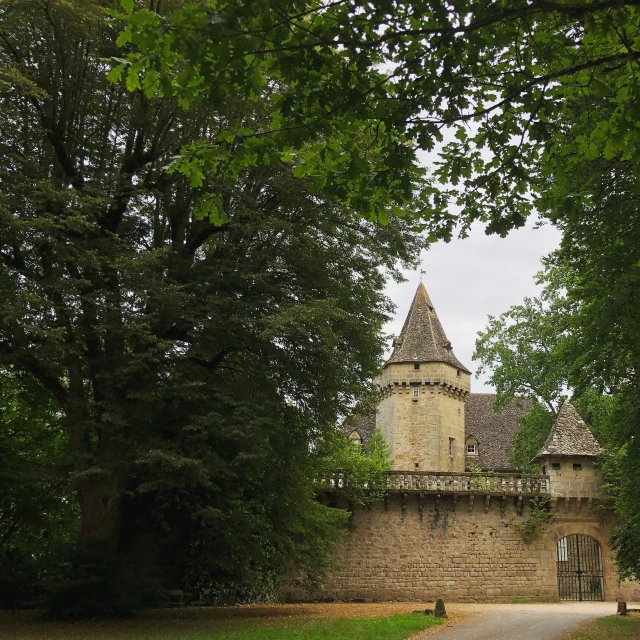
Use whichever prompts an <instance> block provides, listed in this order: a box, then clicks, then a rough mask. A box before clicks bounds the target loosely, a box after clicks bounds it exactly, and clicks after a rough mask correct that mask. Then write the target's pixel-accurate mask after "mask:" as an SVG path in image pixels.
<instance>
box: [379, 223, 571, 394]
mask: <svg viewBox="0 0 640 640" xmlns="http://www.w3.org/2000/svg"><path fill="white" fill-rule="evenodd" d="M559 242H560V233H559V232H558V230H557V229H555V228H554V227H552V226H550V225H545V226H543V227H541V228H538V229H535V228H534V223H533V221H531V222H529V223H528V224H527V225H526V226H525V227H523V228H522V229H518V230H516V231H512V232H511V233H510V234H509V235H508V236H507V237H506V238H500V237H499V236H487V235H485V233H484V228H483V225H481V224H478V225H477V226H475V227H474V228H473V229H472V231H471V233H470V235H469V237H468V238H465V239H464V240H452V241H451V242H450V243H448V244H447V243H445V242H440V243H438V244H436V245H434V246H433V247H432V248H431V249H430V250H429V251H423V252H422V268H423V269H424V270H425V272H426V273H425V274H424V276H423V279H422V281H423V283H424V286H425V287H426V288H427V291H428V292H429V297H430V298H431V302H432V303H433V305H434V307H435V309H436V313H437V314H438V317H439V318H440V322H441V323H442V326H443V328H444V331H445V333H446V334H447V338H448V339H449V340H450V341H451V344H452V346H453V351H454V353H455V354H456V356H457V357H458V359H459V360H460V361H461V362H462V363H463V364H464V365H465V366H466V367H467V368H468V369H470V370H471V371H472V372H473V374H474V375H473V376H472V378H471V391H473V392H475V393H479V392H492V391H493V388H492V387H491V386H489V385H487V384H486V379H487V378H486V375H485V376H482V377H481V378H480V379H476V377H475V371H476V369H477V367H478V363H476V362H474V361H473V360H472V359H471V356H472V354H473V351H474V344H475V339H476V334H477V332H478V331H480V330H482V329H484V328H485V327H486V324H487V316H488V315H498V314H500V313H502V312H503V311H506V310H507V309H508V308H509V307H511V306H512V305H514V304H518V303H520V302H521V301H522V299H523V298H524V297H525V296H533V295H536V293H537V292H538V288H537V287H536V285H535V283H534V280H533V278H534V275H535V274H536V273H537V272H538V271H540V268H541V264H540V259H541V258H542V256H545V255H546V254H548V253H550V252H551V251H553V250H554V249H555V248H556V247H557V246H558V243H559ZM419 271H420V269H419V268H418V270H417V271H416V272H405V277H406V278H407V282H403V283H400V284H397V283H395V282H393V281H391V282H390V283H389V284H388V286H387V295H388V296H389V297H390V298H391V299H392V300H393V302H394V303H395V304H396V305H397V310H396V317H395V319H394V320H393V321H392V322H389V323H388V324H387V326H386V330H385V332H386V333H387V334H393V335H398V334H399V333H400V330H401V329H402V324H403V323H404V319H405V317H406V315H407V312H408V311H409V307H410V306H411V302H412V300H413V296H414V295H415V292H416V289H417V287H418V284H419V282H420V273H419Z"/></svg>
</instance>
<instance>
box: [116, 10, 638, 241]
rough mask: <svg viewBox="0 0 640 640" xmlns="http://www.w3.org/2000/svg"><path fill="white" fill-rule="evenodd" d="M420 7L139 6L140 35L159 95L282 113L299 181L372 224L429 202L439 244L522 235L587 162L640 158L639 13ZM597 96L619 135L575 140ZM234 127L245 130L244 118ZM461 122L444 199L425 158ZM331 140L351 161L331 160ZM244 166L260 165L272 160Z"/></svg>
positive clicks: (281, 135) (283, 142)
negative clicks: (474, 230) (546, 193)
mask: <svg viewBox="0 0 640 640" xmlns="http://www.w3.org/2000/svg"><path fill="white" fill-rule="evenodd" d="M129 6H130V5H127V7H129ZM414 9H415V8H414V6H413V5H411V6H410V5H409V4H407V3H402V2H401V3H399V4H395V5H393V7H386V8H385V9H382V8H381V7H379V6H377V5H375V3H374V4H369V5H366V6H364V5H363V6H358V15H357V19H355V16H354V15H353V9H352V6H351V5H349V4H345V3H334V4H332V5H331V6H328V7H325V6H322V7H320V6H319V5H315V4H313V3H310V4H309V3H307V4H305V3H303V4H302V5H300V3H293V2H287V3H285V4H284V5H279V7H278V11H277V13H276V11H275V10H274V8H273V6H272V5H271V4H270V3H268V2H266V1H264V2H257V3H252V5H251V7H250V8H249V7H248V6H247V7H241V8H238V6H237V3H235V2H230V1H226V0H223V1H222V2H219V3H217V4H216V6H215V9H212V8H211V7H209V6H208V5H207V4H206V3H191V4H189V5H186V6H184V7H180V8H179V9H177V10H175V11H174V12H172V13H170V14H169V15H167V16H156V18H155V19H153V18H152V16H151V14H150V12H149V11H148V10H146V9H141V10H139V11H135V10H134V11H133V13H131V14H130V15H129V14H128V15H127V17H126V19H125V24H126V26H125V31H127V30H130V34H129V31H127V35H126V37H125V41H126V42H127V43H129V42H131V43H132V44H133V45H134V47H135V48H136V52H135V53H131V54H130V56H131V58H130V59H131V61H132V62H133V61H134V60H135V61H137V60H140V61H141V64H142V66H141V69H140V73H141V75H142V76H143V77H144V76H146V74H151V75H152V76H153V78H152V80H151V81H150V82H149V83H148V85H147V86H144V88H145V91H147V92H148V95H151V94H153V92H154V91H155V93H156V95H160V93H161V92H162V93H164V94H169V93H170V94H172V95H173V94H175V95H176V96H177V97H178V100H179V103H180V105H181V106H183V107H185V108H186V107H188V106H189V105H193V104H202V103H203V102H204V101H206V103H207V104H209V105H211V106H213V107H215V108H218V109H221V108H224V107H225V105H227V104H228V100H229V98H232V99H233V98H235V97H238V96H241V97H242V99H246V100H249V101H252V102H254V103H256V104H261V103H262V104H269V105H270V107H271V113H270V118H271V123H270V126H269V127H264V128H263V129H261V130H260V131H256V135H259V136H260V137H261V138H263V139H265V140H266V139H269V140H270V143H268V144H265V146H269V144H270V145H272V151H273V152H274V153H275V155H280V154H284V155H282V156H281V157H283V158H289V157H290V155H289V154H290V153H291V151H290V150H294V151H295V152H296V161H297V165H296V175H297V176H299V177H300V178H309V179H311V180H312V182H313V184H314V186H315V188H316V189H318V190H321V191H322V192H323V193H326V194H329V193H330V194H332V195H333V196H334V197H337V198H339V199H340V201H341V202H343V203H348V204H349V206H352V207H354V208H356V209H357V210H358V211H359V213H360V214H361V215H362V216H364V217H365V218H368V217H370V216H371V215H372V212H374V211H377V210H380V209H384V208H386V207H387V206H388V205H393V206H396V207H404V206H406V205H407V204H408V203H410V202H412V201H418V202H420V203H421V205H422V206H421V216H422V218H423V224H424V226H425V228H426V230H427V231H428V233H429V237H431V238H448V237H451V235H452V233H454V232H455V230H456V228H457V229H458V230H459V232H461V233H465V230H466V229H468V227H469V225H470V224H471V223H472V222H473V221H474V220H482V221H487V223H488V224H487V229H488V231H490V232H494V233H499V234H502V235H504V234H506V233H507V232H508V231H509V230H510V229H511V228H513V227H516V226H519V225H521V224H523V222H524V220H525V219H526V217H527V216H528V215H529V214H530V212H531V211H532V209H533V202H534V201H535V197H533V198H532V197H529V195H530V194H536V193H540V190H541V188H542V187H541V185H542V184H543V182H544V177H545V176H549V175H554V176H556V177H557V178H558V179H560V178H561V177H562V176H565V175H567V172H569V171H571V168H572V166H573V164H574V163H575V162H576V161H579V158H582V157H584V158H586V159H593V158H595V157H597V156H598V155H599V154H601V153H603V152H604V153H606V155H607V157H608V158H613V157H615V156H616V155H617V154H621V155H622V156H623V157H625V158H627V159H629V160H632V161H634V162H640V151H638V149H640V138H639V137H638V136H639V135H640V134H638V130H639V127H637V122H638V120H639V119H640V115H638V113H636V108H635V106H634V105H637V104H638V103H639V101H638V96H637V95H636V87H637V86H640V83H639V82H638V80H639V79H640V77H639V68H638V64H639V62H640V52H639V51H638V48H637V46H636V44H634V43H636V41H638V42H640V12H639V11H638V8H637V7H635V6H625V3H621V4H617V5H615V6H611V7H609V6H608V5H606V6H604V5H601V4H597V3H596V4H586V5H585V6H584V7H581V8H580V9H579V10H577V12H575V13H574V12H567V11H564V10H561V9H559V10H558V11H554V10H553V8H549V7H538V6H537V5H535V6H534V5H530V4H526V3H524V4H521V5H517V6H511V5H509V6H508V7H507V6H506V5H503V4H498V5H496V4H495V3H494V2H489V0H486V1H481V2H474V3H471V4H470V3H468V2H466V1H460V2H458V1H456V2H454V3H453V5H451V7H450V9H451V10H450V11H448V12H443V10H442V6H441V3H440V2H436V1H435V0H433V1H431V0H429V1H427V2H424V3H423V4H422V5H421V10H420V11H419V12H417V11H415V10H414ZM300 15H304V18H300V17H299V16H300ZM488 15H490V16H491V20H489V21H487V16H488ZM462 24H464V25H466V26H465V28H464V30H462V29H461V27H460V25H462ZM335 43H340V46H335ZM138 56H141V57H138ZM391 69H392V70H393V71H392V72H391V71H388V75H385V73H384V72H383V71H382V70H385V71H387V70H391ZM154 74H157V78H158V81H157V82H156V76H155V75H154ZM131 86H132V87H133V86H137V85H136V83H135V82H132V83H131ZM169 87H170V89H169ZM589 96H591V97H593V98H596V99H597V98H606V99H610V100H612V101H614V102H615V103H616V104H618V105H619V106H620V109H619V110H614V111H612V112H611V113H610V114H609V116H608V119H607V122H608V127H607V129H606V136H607V137H606V139H603V138H602V135H601V134H603V133H605V129H601V130H590V131H588V132H587V131H584V132H583V134H582V135H583V139H582V140H576V139H574V138H571V137H569V136H567V135H566V124H567V114H568V113H569V111H570V109H571V108H572V107H571V105H572V104H573V102H574V101H577V100H581V99H583V98H585V97H589ZM587 103H588V100H587ZM588 108H589V107H588V106H587V109H588ZM470 123H473V124H474V126H473V127H472V128H469V129H467V128H466V127H467V126H468V125H469V124H470ZM597 123H598V121H597V120H593V121H592V122H591V125H590V126H591V127H595V126H596V125H597ZM228 127H229V134H230V136H231V135H233V136H235V134H236V124H234V123H232V121H229V124H228ZM448 127H453V128H454V129H455V132H453V133H454V136H455V138H454V141H452V142H450V143H445V144H444V146H443V148H442V149H441V150H440V153H439V155H440V160H441V164H440V165H439V166H438V168H437V170H436V171H435V177H436V179H437V181H438V182H439V183H440V184H441V185H442V186H441V188H439V189H438V190H435V189H433V188H431V185H430V184H429V183H428V182H427V181H426V179H424V178H422V177H418V176H417V174H416V173H415V169H416V167H417V165H418V157H417V155H416V150H417V148H418V147H419V148H421V149H425V150H433V149H434V148H435V146H436V145H437V144H438V143H440V142H441V141H442V140H443V131H446V129H447V128H448ZM356 131H359V132H365V131H366V132H367V136H368V137H369V140H370V142H371V144H372V145H374V146H375V147H376V154H375V155H376V162H375V163H372V162H371V160H372V157H371V155H370V154H369V152H368V147H366V146H365V147H363V146H360V147H358V148H355V147H354V146H352V145H351V144H350V139H351V136H352V135H353V133H354V132H356ZM221 139H222V138H221ZM248 139H249V138H248V137H246V136H245V137H244V139H243V140H240V139H237V140H236V143H237V147H236V149H240V148H241V147H242V146H243V145H244V144H245V143H246V142H247V140H248ZM449 139H450V137H449V136H447V140H449ZM225 141H227V142H229V143H231V139H230V138H229V139H225ZM325 145H328V146H331V145H334V146H336V147H339V148H340V150H341V153H343V154H345V155H346V156H347V157H346V158H345V159H344V161H341V160H337V161H336V159H335V157H332V154H331V153H324V154H323V152H324V151H325V149H324V146H325ZM605 148H606V151H604V149H605ZM300 151H302V152H303V153H297V152H300ZM291 157H293V156H291ZM249 158H252V159H251V160H249ZM285 161H289V160H288V159H287V160H285ZM242 162H250V163H252V166H259V165H260V164H261V163H263V162H265V155H263V154H261V153H259V152H258V153H256V154H255V155H253V156H249V155H244V156H242ZM245 166H248V165H245ZM376 183H379V185H378V184H376ZM378 186H380V188H378ZM452 205H457V206H458V207H460V208H461V211H462V212H461V214H459V215H458V214H456V215H453V216H452V215H451V214H450V213H449V209H450V208H451V207H452Z"/></svg>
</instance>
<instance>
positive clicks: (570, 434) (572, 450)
mask: <svg viewBox="0 0 640 640" xmlns="http://www.w3.org/2000/svg"><path fill="white" fill-rule="evenodd" d="M601 451H602V449H601V447H600V445H599V444H598V441H597V440H596V439H595V438H594V437H593V434H592V433H591V431H589V428H588V427H587V425H586V424H585V423H584V420H583V419H582V418H581V417H580V414H579V413H578V412H577V411H576V409H575V407H574V406H573V405H572V404H571V403H570V402H565V403H564V404H563V405H562V407H560V411H558V416H557V417H556V421H555V423H554V425H553V427H552V429H551V433H550V434H549V437H548V438H547V441H546V442H545V443H544V446H543V447H542V449H541V450H540V452H539V453H538V455H537V456H536V457H535V458H534V459H533V461H536V460H540V459H541V458H544V457H546V456H593V457H595V456H597V455H598V454H599V453H600V452H601Z"/></svg>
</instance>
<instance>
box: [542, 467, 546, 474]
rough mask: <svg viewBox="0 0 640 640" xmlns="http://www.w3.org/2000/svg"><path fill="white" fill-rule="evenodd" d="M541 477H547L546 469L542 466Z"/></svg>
mask: <svg viewBox="0 0 640 640" xmlns="http://www.w3.org/2000/svg"><path fill="white" fill-rule="evenodd" d="M542 475H543V476H546V475H547V467H545V465H542Z"/></svg>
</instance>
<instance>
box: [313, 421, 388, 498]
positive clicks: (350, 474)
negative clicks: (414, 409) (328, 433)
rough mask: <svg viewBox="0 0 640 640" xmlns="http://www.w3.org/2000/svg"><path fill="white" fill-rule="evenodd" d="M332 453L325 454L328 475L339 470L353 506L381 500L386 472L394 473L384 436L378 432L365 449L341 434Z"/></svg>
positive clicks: (347, 495)
mask: <svg viewBox="0 0 640 640" xmlns="http://www.w3.org/2000/svg"><path fill="white" fill-rule="evenodd" d="M332 449H333V450H332V451H331V452H328V453H327V454H325V456H324V459H325V460H326V463H325V464H326V470H327V472H328V474H330V473H331V472H332V471H334V470H336V469H339V470H341V471H342V472H343V473H344V474H345V478H346V480H347V486H346V487H345V491H344V495H346V497H347V499H348V500H349V502H350V504H352V505H354V506H355V505H364V504H367V503H370V502H375V501H376V500H380V499H381V498H382V496H383V495H384V493H385V491H386V476H385V472H386V471H389V470H390V469H391V454H390V451H389V445H388V444H387V441H386V440H385V439H384V436H383V435H382V434H381V433H380V432H379V431H376V432H375V433H374V434H373V435H372V436H371V438H369V442H367V443H366V445H365V446H364V447H363V446H362V445H361V444H359V443H356V442H350V441H349V440H348V439H346V438H345V437H344V436H343V435H342V434H339V435H338V442H337V443H334V444H333V446H332Z"/></svg>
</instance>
